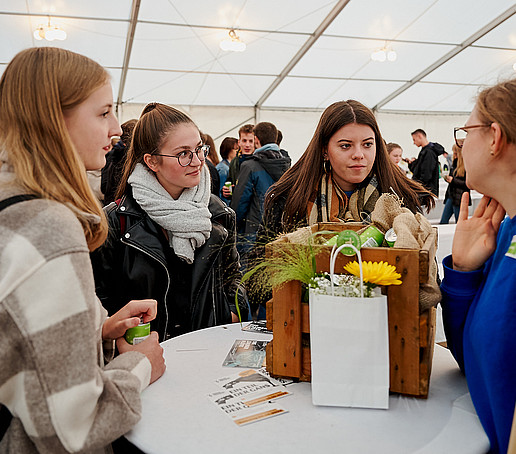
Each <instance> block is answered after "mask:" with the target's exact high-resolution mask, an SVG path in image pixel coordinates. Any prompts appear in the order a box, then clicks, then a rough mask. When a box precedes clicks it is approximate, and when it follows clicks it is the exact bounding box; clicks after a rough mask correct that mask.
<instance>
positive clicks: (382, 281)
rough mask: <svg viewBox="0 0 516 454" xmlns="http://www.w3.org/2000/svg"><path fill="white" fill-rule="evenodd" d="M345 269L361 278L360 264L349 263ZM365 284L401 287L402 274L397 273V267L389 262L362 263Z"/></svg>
mask: <svg viewBox="0 0 516 454" xmlns="http://www.w3.org/2000/svg"><path fill="white" fill-rule="evenodd" d="M344 269H345V270H346V271H347V272H348V273H350V274H353V275H354V276H357V277H360V266H359V265H358V262H350V263H348V264H347V265H346V266H345V267H344ZM362 269H363V273H364V276H363V278H364V282H368V283H370V284H375V285H400V284H401V281H400V280H399V278H400V277H401V274H399V273H397V272H396V267H395V266H393V265H389V264H388V263H387V262H380V263H378V262H362Z"/></svg>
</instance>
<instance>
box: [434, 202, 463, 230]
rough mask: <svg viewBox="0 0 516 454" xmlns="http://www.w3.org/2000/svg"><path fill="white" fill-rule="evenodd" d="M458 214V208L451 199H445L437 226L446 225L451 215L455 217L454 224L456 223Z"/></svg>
mask: <svg viewBox="0 0 516 454" xmlns="http://www.w3.org/2000/svg"><path fill="white" fill-rule="evenodd" d="M459 212H460V206H458V205H454V204H453V202H452V199H446V202H445V204H444V208H443V214H442V215H441V220H440V221H439V224H448V223H449V221H450V218H451V215H452V214H453V215H454V216H455V223H457V221H458V220H459Z"/></svg>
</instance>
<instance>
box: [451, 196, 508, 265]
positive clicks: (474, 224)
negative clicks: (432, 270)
mask: <svg viewBox="0 0 516 454" xmlns="http://www.w3.org/2000/svg"><path fill="white" fill-rule="evenodd" d="M468 204H469V193H468V192H465V193H464V194H462V199H461V201H460V214H459V220H458V222H457V227H456V228H455V235H454V237H453V246H452V259H453V269H455V270H458V271H474V270H477V269H478V268H480V267H481V266H482V265H483V264H484V263H485V261H486V260H487V259H488V258H489V257H490V256H491V254H492V253H493V252H494V250H495V249H496V234H497V233H498V228H499V227H500V224H501V222H502V220H503V218H504V217H505V210H504V208H503V207H502V205H500V204H499V203H498V202H497V201H496V200H495V199H491V198H489V197H486V196H484V197H482V200H481V201H480V203H479V204H478V207H477V208H476V210H475V212H474V213H473V216H472V217H471V218H469V219H468Z"/></svg>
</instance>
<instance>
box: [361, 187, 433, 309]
mask: <svg viewBox="0 0 516 454" xmlns="http://www.w3.org/2000/svg"><path fill="white" fill-rule="evenodd" d="M371 221H372V222H373V224H374V225H375V226H376V227H378V228H379V229H380V230H382V231H383V232H384V233H385V232H386V231H387V230H388V229H390V228H391V227H392V228H393V229H394V231H395V232H396V236H397V239H396V242H395V243H394V247H395V248H401V249H403V248H407V249H421V248H422V247H423V246H424V244H425V242H426V240H427V239H428V236H429V235H430V234H432V232H433V227H432V225H431V224H430V223H429V222H428V220H427V219H426V218H425V217H424V216H423V215H422V214H420V213H416V214H414V213H412V212H411V211H410V210H408V209H407V208H402V206H401V201H400V200H399V199H398V197H396V196H395V195H393V194H383V195H382V196H381V197H380V199H378V202H377V203H376V207H375V209H374V211H373V212H372V213H371ZM436 249H437V245H436V244H432V245H431V247H430V249H429V253H428V255H429V256H428V260H429V270H428V281H427V282H424V283H420V284H419V310H420V311H421V312H423V311H425V310H426V309H428V308H430V307H432V306H437V304H438V303H439V302H440V301H441V290H440V288H439V285H438V283H437V262H436V261H435V252H436Z"/></svg>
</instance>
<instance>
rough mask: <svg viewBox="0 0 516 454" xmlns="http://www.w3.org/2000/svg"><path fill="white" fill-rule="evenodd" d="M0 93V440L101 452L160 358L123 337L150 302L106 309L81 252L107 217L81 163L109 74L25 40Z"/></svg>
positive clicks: (148, 312)
mask: <svg viewBox="0 0 516 454" xmlns="http://www.w3.org/2000/svg"><path fill="white" fill-rule="evenodd" d="M0 105H1V106H2V108H1V109H0V150H2V151H1V163H0V165H1V167H0V209H2V211H1V213H0V251H1V252H0V320H1V321H2V322H1V323H2V337H1V340H0V347H1V348H0V363H1V364H2V372H1V374H0V404H1V405H2V411H3V412H5V411H6V409H7V410H8V411H9V413H10V415H9V418H7V420H8V423H7V424H4V427H3V429H7V431H6V432H5V434H4V436H3V438H2V440H1V442H0V451H1V452H24V453H33V452H34V453H35V452H49V453H50V452H52V453H53V452H65V451H66V452H79V451H80V452H83V451H88V452H110V451H111V442H113V441H114V440H115V439H117V438H118V437H120V436H121V435H122V434H124V433H125V432H127V431H128V430H129V429H131V427H132V426H133V425H134V424H135V423H136V422H137V421H138V419H139V417H140V414H141V401H140V392H141V390H142V389H144V388H145V387H146V386H147V385H148V384H149V383H150V382H152V381H154V380H156V379H157V378H158V377H160V376H161V375H162V373H163V372H164V369H165V365H164V360H163V351H162V349H161V347H160V346H159V344H158V341H157V334H156V333H152V334H151V336H150V337H149V338H148V339H147V340H146V341H144V342H142V343H141V344H139V345H137V346H134V347H133V346H131V345H129V344H127V343H126V342H125V341H124V340H123V337H122V336H123V334H124V332H125V331H126V330H127V328H129V327H133V326H135V325H137V324H138V323H139V319H140V316H142V317H143V318H144V320H145V321H150V320H151V319H153V318H154V317H155V315H156V302H155V301H152V300H140V301H132V302H130V303H129V304H127V305H126V306H125V307H124V308H122V309H121V310H120V311H119V312H118V313H116V314H114V315H113V316H112V317H110V318H108V319H106V311H105V309H104V308H103V307H102V306H101V305H100V303H99V300H98V298H97V297H96V295H95V288H94V281H93V274H92V269H91V263H90V259H89V252H90V251H92V250H94V249H95V248H96V247H98V246H99V245H101V244H102V243H103V242H104V240H105V238H106V235H107V222H106V219H105V217H104V215H103V212H102V208H101V206H100V204H99V202H98V201H97V200H96V198H95V196H94V195H93V193H92V190H91V188H90V186H89V185H88V180H87V176H86V170H95V169H99V168H101V167H102V166H103V165H104V163H105V160H104V156H105V154H106V153H107V152H108V151H109V149H110V146H111V145H110V143H111V137H112V136H115V135H119V134H120V126H119V125H118V122H117V120H116V118H115V116H114V113H113V99H112V88H111V83H110V81H109V76H108V74H107V72H106V71H105V70H104V69H103V68H102V67H101V66H100V65H98V64H97V63H95V62H94V61H92V60H90V59H89V58H86V57H84V56H82V55H79V54H75V53H73V52H69V51H66V50H63V49H57V48H51V47H46V48H45V47H42V48H32V49H27V50H24V51H22V52H20V53H19V54H18V55H16V56H15V57H14V59H13V60H12V61H11V62H10V63H9V65H8V66H7V68H6V70H5V72H4V73H3V75H2V78H1V80H0ZM115 340H116V343H117V347H118V350H119V352H120V353H121V354H120V355H119V356H118V357H116V358H114V359H112V358H108V356H112V355H110V353H112V352H113V351H114V341H115ZM105 347H108V348H107V349H105ZM107 359H111V361H110V362H108V363H107V365H105V361H106V360H107ZM5 421H6V419H2V423H4V422H5Z"/></svg>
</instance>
